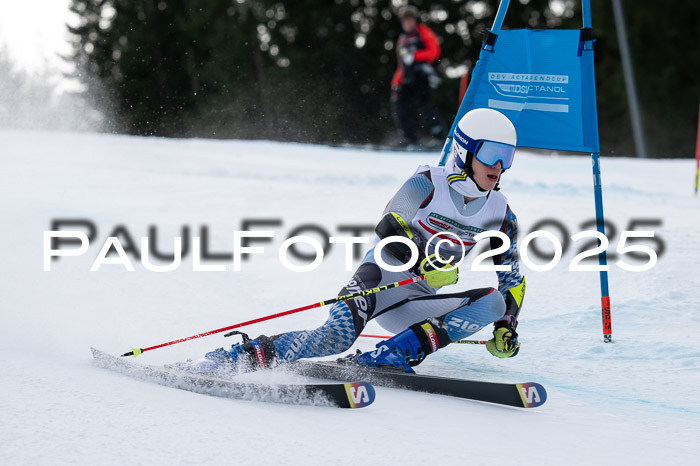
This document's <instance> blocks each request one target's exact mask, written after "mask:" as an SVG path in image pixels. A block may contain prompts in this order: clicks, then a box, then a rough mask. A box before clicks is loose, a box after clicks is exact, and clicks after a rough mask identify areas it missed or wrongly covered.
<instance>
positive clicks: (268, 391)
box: [91, 348, 375, 408]
mask: <svg viewBox="0 0 700 466" xmlns="http://www.w3.org/2000/svg"><path fill="white" fill-rule="evenodd" d="M91 350H92V356H93V358H94V361H95V363H96V365H97V366H99V367H102V368H104V369H109V370H112V371H115V372H118V373H120V374H124V375H128V376H130V377H133V378H136V379H140V380H145V381H149V382H153V383H156V384H158V385H163V386H166V387H172V388H178V389H180V390H187V391H190V392H194V393H200V394H203V395H211V396H218V397H223V398H232V399H236V400H248V401H263V402H271V403H284V404H293V405H309V406H331V407H338V408H364V407H365V406H369V405H370V404H372V402H373V401H374V396H375V393H374V387H372V385H371V384H370V383H368V382H348V383H336V384H300V385H299V384H294V385H282V384H280V385H272V384H263V383H243V382H235V381H232V380H227V379H220V378H215V377H208V376H198V375H191V374H186V373H182V372H179V371H172V370H168V369H166V368H162V367H156V366H147V365H142V364H137V363H134V362H130V361H128V360H124V359H121V358H119V357H117V356H113V355H111V354H108V353H105V352H103V351H100V350H98V349H95V348H91Z"/></svg>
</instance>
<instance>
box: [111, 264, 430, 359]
mask: <svg viewBox="0 0 700 466" xmlns="http://www.w3.org/2000/svg"><path fill="white" fill-rule="evenodd" d="M421 280H425V276H424V275H419V276H417V277H413V278H407V279H406V280H401V281H399V282H394V283H390V284H387V285H382V286H378V287H376V288H370V289H369V290H361V291H357V292H355V293H350V294H346V295H344V296H337V297H335V298H332V299H328V300H326V301H321V302H318V303H314V304H309V305H308V306H303V307H298V308H296V309H292V310H290V311H284V312H280V313H277V314H272V315H269V316H265V317H259V318H257V319H253V320H249V321H246V322H241V323H240V324H235V325H230V326H228V327H224V328H219V329H216V330H210V331H208V332H204V333H198V334H197V335H192V336H191V337H185V338H180V339H179V340H173V341H169V342H167V343H161V344H160V345H155V346H149V347H148V348H131V351H129V352H128V353H124V354H122V357H124V356H133V357H136V356H138V355H139V354H141V353H145V352H146V351H151V350H154V349H158V348H162V347H164V346H170V345H174V344H176V343H182V342H183V341H189V340H194V339H195V338H202V337H206V336H209V335H214V334H215V333H221V332H225V331H227V330H233V329H234V328H239V327H244V326H246V325H252V324H257V323H258V322H264V321H266V320H272V319H276V318H278V317H282V316H286V315H289V314H294V313H297V312H301V311H306V310H308V309H313V308H316V307H321V306H326V305H328V304H333V303H337V302H338V301H345V300H346V299H354V298H359V297H360V296H367V295H370V294H374V293H379V292H380V291H384V290H388V289H391V288H398V287H399V286H404V285H410V284H411V283H416V282H419V281H421Z"/></svg>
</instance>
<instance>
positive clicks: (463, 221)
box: [198, 109, 525, 372]
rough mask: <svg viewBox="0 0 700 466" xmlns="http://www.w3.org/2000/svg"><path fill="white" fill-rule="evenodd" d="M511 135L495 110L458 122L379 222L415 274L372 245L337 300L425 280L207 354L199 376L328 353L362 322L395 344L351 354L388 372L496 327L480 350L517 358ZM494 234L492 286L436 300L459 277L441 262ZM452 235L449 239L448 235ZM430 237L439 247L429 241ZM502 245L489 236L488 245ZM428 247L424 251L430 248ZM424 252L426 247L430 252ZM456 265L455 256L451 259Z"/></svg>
mask: <svg viewBox="0 0 700 466" xmlns="http://www.w3.org/2000/svg"><path fill="white" fill-rule="evenodd" d="M515 145H516V132H515V128H514V126H513V124H512V123H511V122H510V120H508V118H507V117H506V116H504V115H503V114H501V113H499V112H498V111H496V110H492V109H476V110H472V111H470V112H468V113H467V114H466V115H464V116H463V117H462V119H461V120H460V121H459V123H458V125H457V126H456V127H455V130H454V139H453V142H452V152H451V156H450V158H449V159H448V163H447V165H446V166H445V167H430V166H420V167H419V168H418V170H417V171H416V173H415V174H414V175H413V176H412V177H411V178H409V179H408V180H407V181H406V182H405V183H404V185H403V186H402V187H401V188H400V189H399V191H398V192H397V193H396V195H395V196H394V197H393V198H392V199H391V201H390V202H389V204H388V205H387V207H386V209H385V212H384V215H383V217H382V219H381V220H380V221H379V223H378V224H377V226H376V230H375V231H376V237H375V241H374V244H375V247H376V244H377V243H378V241H380V240H381V239H383V238H388V237H392V236H399V237H401V238H404V241H405V242H413V243H414V244H415V245H416V246H417V247H418V250H419V251H420V252H421V254H422V257H421V259H420V260H419V261H418V262H417V264H418V265H417V266H415V268H413V269H411V270H406V271H403V272H394V271H389V270H386V269H384V268H382V267H380V266H379V265H378V264H377V262H376V261H375V259H374V254H373V253H374V248H373V249H372V250H370V251H369V252H368V253H367V255H366V256H365V258H364V259H363V261H362V263H361V265H360V266H359V268H358V269H357V271H356V272H355V274H354V275H353V277H352V278H351V279H350V282H349V283H348V284H347V286H346V287H344V288H343V289H342V290H341V292H340V294H341V295H345V294H349V293H352V292H355V291H358V290H361V289H369V288H374V287H377V286H381V285H384V284H387V283H394V282H397V281H400V280H403V279H406V278H409V277H415V276H416V275H418V274H424V275H425V276H426V280H424V281H418V282H416V283H414V284H411V285H407V286H403V287H400V288H396V289H393V290H391V291H385V292H381V293H377V294H371V295H367V296H363V297H360V298H355V299H349V300H347V301H340V302H338V303H335V304H334V305H333V306H332V307H331V309H330V315H329V318H328V320H327V321H326V323H325V324H323V325H322V326H321V327H319V328H317V329H315V330H306V331H294V332H288V333H283V334H281V335H276V336H272V337H267V336H265V335H261V336H259V337H257V338H256V339H254V340H247V341H245V342H244V343H243V344H235V345H233V346H232V347H231V349H224V348H219V349H217V350H215V351H213V352H210V353H207V354H206V356H205V359H204V360H202V361H201V362H200V363H199V364H200V365H199V366H198V367H199V369H201V370H202V371H212V370H213V371H217V370H228V368H235V370H236V371H244V372H245V371H251V370H256V369H258V368H262V367H268V366H273V365H277V364H278V363H281V362H285V361H287V362H288V361H294V360H296V359H300V358H312V357H320V356H329V355H334V354H338V353H342V352H344V351H346V350H347V349H349V348H350V347H351V346H352V344H353V343H354V342H355V340H356V339H357V338H358V336H359V335H360V333H361V332H362V330H363V328H364V327H365V325H366V324H367V322H368V321H370V320H372V319H376V321H377V322H378V323H379V325H381V326H382V327H383V328H385V329H386V330H388V331H391V332H394V333H397V334H396V335H395V336H394V337H393V338H390V339H388V340H386V341H382V342H380V343H378V344H377V345H376V346H377V349H376V350H375V351H372V352H367V353H362V354H359V355H354V356H351V357H350V359H351V360H352V361H354V362H355V363H357V364H361V365H364V366H370V367H377V366H387V367H393V368H398V369H401V370H403V371H405V372H412V371H413V369H412V368H411V366H413V365H416V364H417V363H420V362H421V361H422V360H423V359H424V358H425V357H426V356H428V355H429V354H431V353H434V352H435V351H438V350H439V349H440V348H443V347H445V346H447V345H448V344H450V343H451V342H454V341H457V340H460V339H462V338H465V337H468V336H470V335H472V334H474V333H476V332H477V331H479V330H480V329H482V328H484V327H485V326H486V325H488V324H490V323H494V328H493V338H492V339H491V340H489V341H488V343H487V344H486V349H487V350H488V351H489V353H491V354H492V355H494V356H496V357H499V358H507V357H513V356H515V355H516V354H517V353H518V350H519V347H520V343H519V342H518V334H517V332H516V327H517V324H518V314H519V312H520V307H521V306H522V302H523V295H524V293H525V280H524V277H523V276H522V275H521V273H520V269H519V265H518V254H517V249H516V233H517V220H516V217H515V214H513V212H512V211H511V210H510V208H509V207H508V204H507V200H506V198H505V196H504V195H503V194H501V193H500V192H499V190H498V182H499V179H500V176H501V174H502V173H503V172H504V171H505V170H507V169H509V168H510V167H511V164H512V162H513V156H514V153H515ZM495 229H500V231H502V232H504V233H505V234H507V235H508V238H509V239H510V246H509V247H508V249H507V250H506V251H505V252H504V253H503V254H501V255H499V256H495V257H494V263H495V264H496V265H509V266H510V271H502V272H497V275H498V283H499V284H498V290H497V291H496V290H494V289H493V288H480V289H472V290H469V291H463V292H457V293H448V294H437V290H438V289H439V288H440V287H443V286H448V285H451V284H454V283H456V282H457V279H458V271H457V270H456V268H455V267H453V266H452V265H451V264H450V263H448V262H447V261H446V260H445V259H444V258H449V257H450V256H452V257H453V258H454V257H456V258H460V257H461V255H462V247H464V248H465V249H466V251H469V250H470V249H471V248H472V247H473V246H474V244H475V241H474V236H475V235H476V234H478V233H479V232H481V231H486V230H495ZM448 233H453V234H448ZM435 234H438V238H439V239H443V241H432V242H430V243H429V242H428V240H429V239H430V238H431V237H432V236H433V235H435ZM499 243H500V240H497V241H494V240H493V239H492V240H491V246H492V247H498V246H500V244H499ZM426 246H427V247H426ZM426 249H427V251H426ZM410 256H411V248H410V247H409V246H408V245H407V244H405V243H400V242H390V243H388V244H387V245H386V246H385V247H384V248H383V249H382V250H381V256H380V257H381V258H382V259H383V261H384V262H385V263H386V264H389V265H391V266H394V267H396V266H401V265H404V264H406V262H407V260H408V259H409V258H410ZM457 260H459V259H457Z"/></svg>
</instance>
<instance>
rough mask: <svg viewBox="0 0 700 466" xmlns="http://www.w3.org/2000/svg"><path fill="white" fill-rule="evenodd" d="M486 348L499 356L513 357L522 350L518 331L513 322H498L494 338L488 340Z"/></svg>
mask: <svg viewBox="0 0 700 466" xmlns="http://www.w3.org/2000/svg"><path fill="white" fill-rule="evenodd" d="M486 349H487V350H488V351H489V353H491V354H492V355H494V356H496V357H497V358H512V357H513V356H515V355H516V354H518V351H519V350H520V342H519V341H518V332H516V331H515V326H513V325H512V324H511V323H508V322H503V323H497V324H496V327H495V328H494V329H493V338H492V339H490V340H489V341H487V342H486Z"/></svg>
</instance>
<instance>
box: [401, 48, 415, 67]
mask: <svg viewBox="0 0 700 466" xmlns="http://www.w3.org/2000/svg"><path fill="white" fill-rule="evenodd" d="M399 55H400V56H401V61H402V62H403V64H404V65H406V66H411V65H413V61H414V60H415V59H416V57H415V55H414V54H413V53H412V52H411V51H410V50H408V49H407V48H404V47H402V48H400V49H399Z"/></svg>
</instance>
